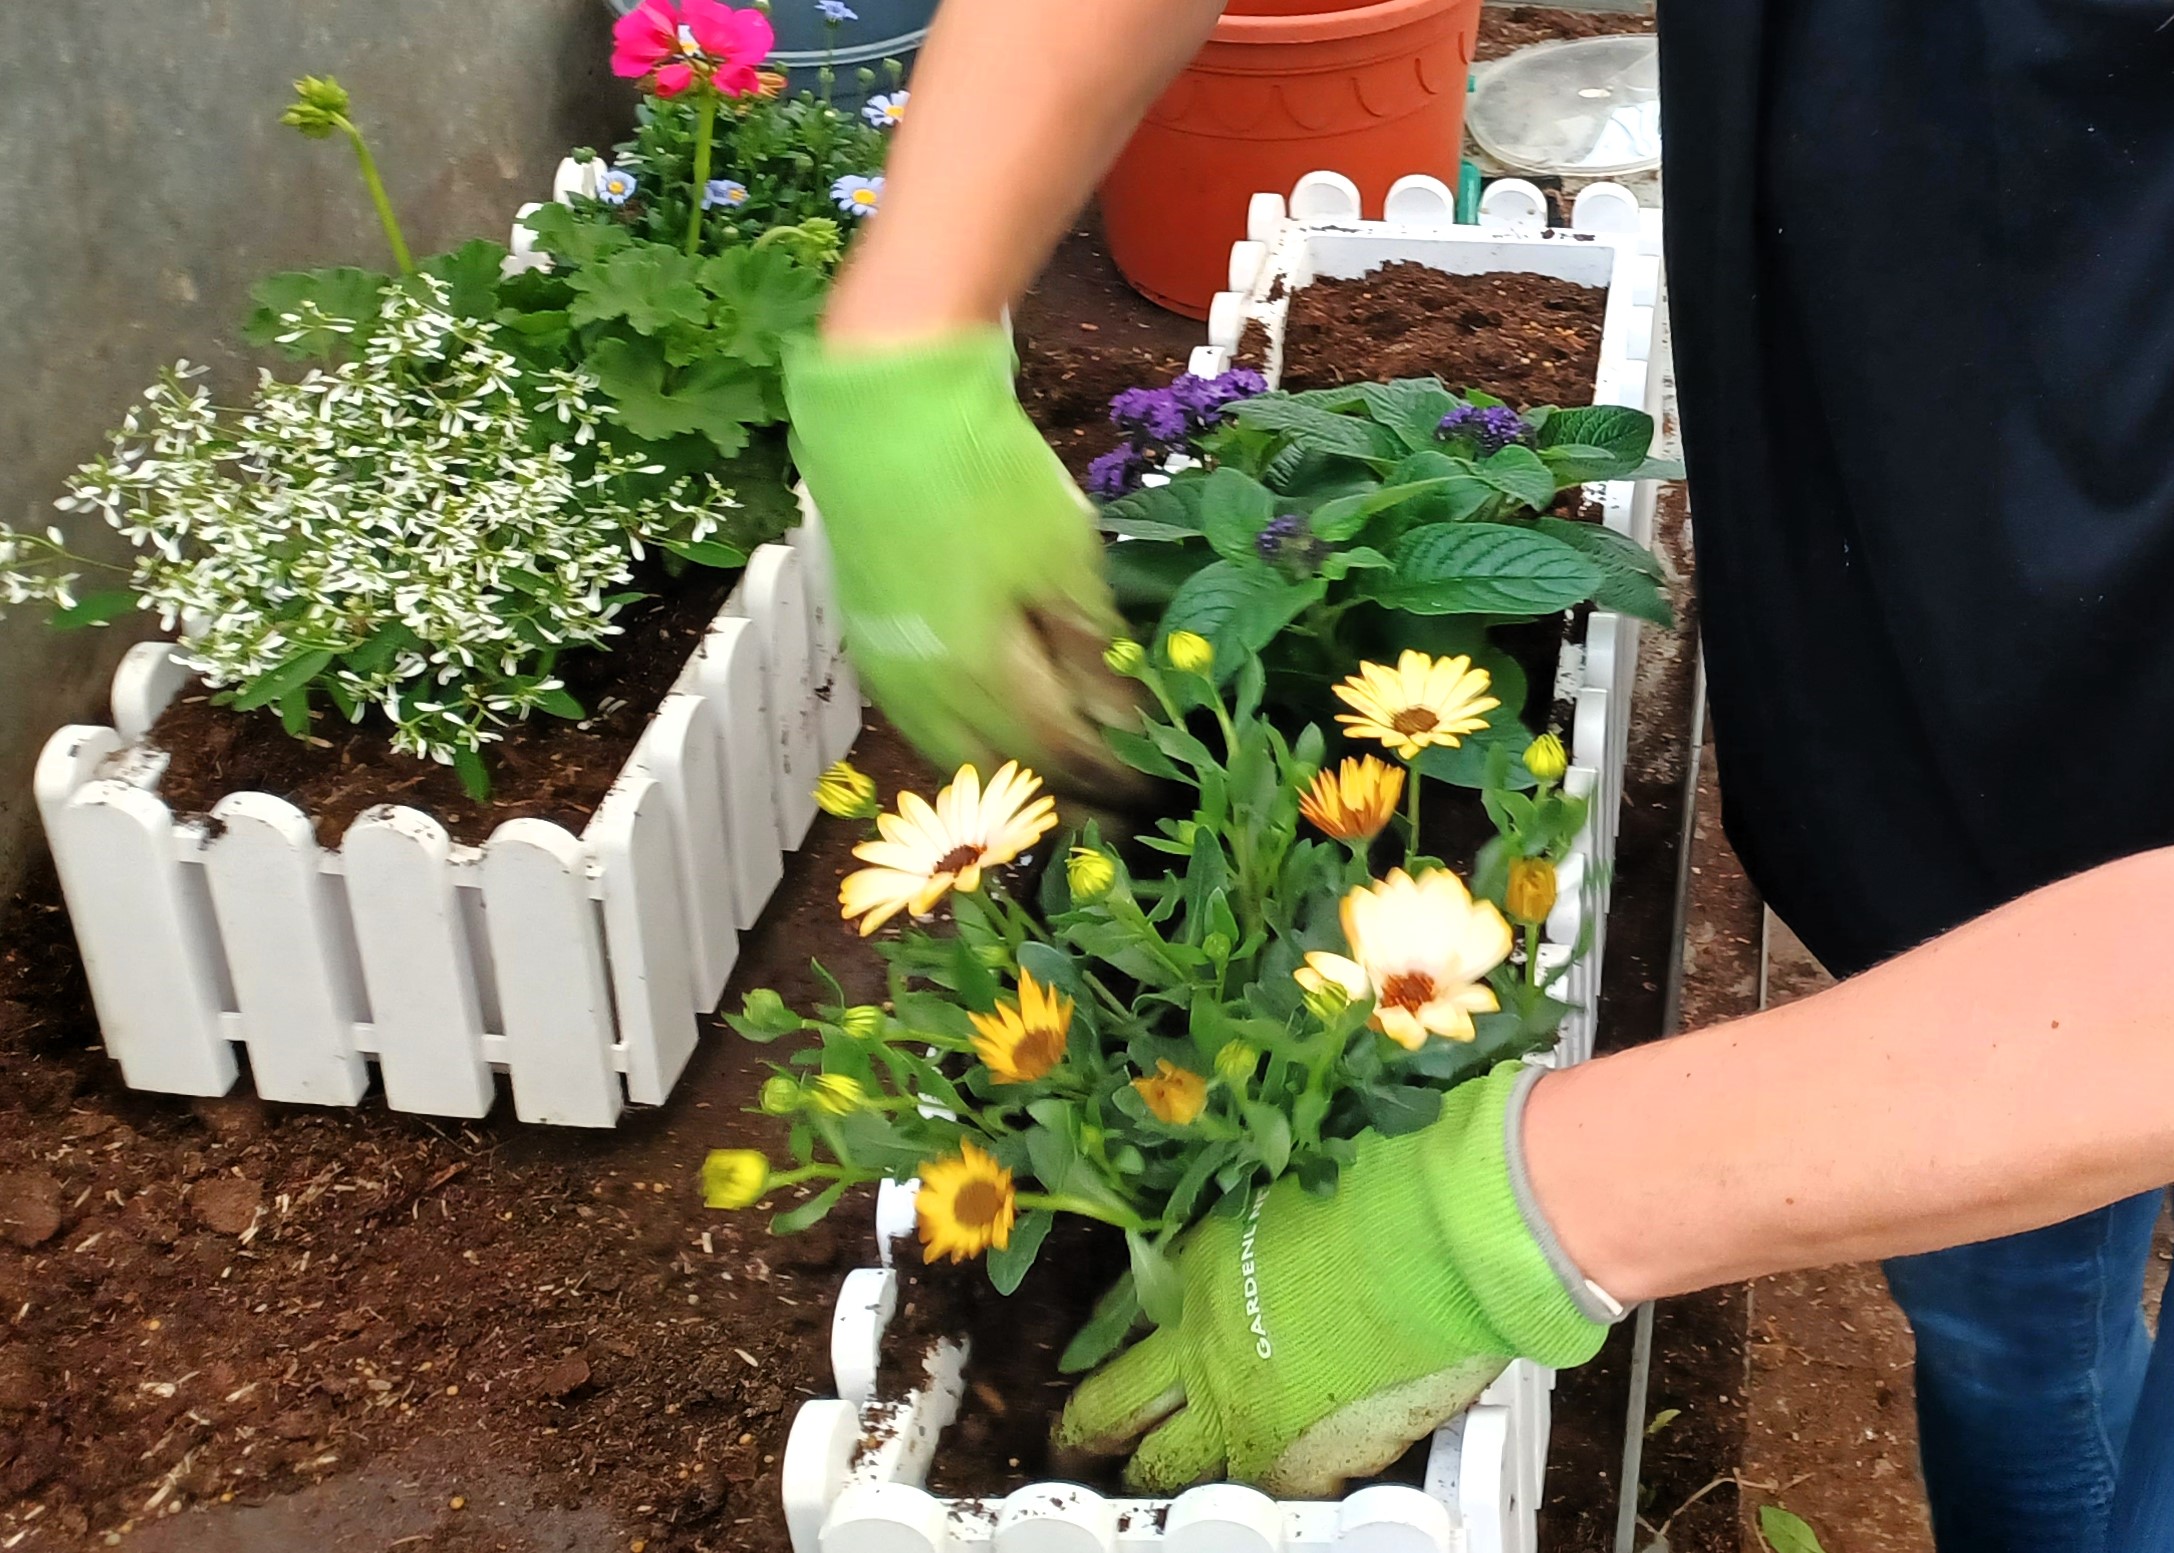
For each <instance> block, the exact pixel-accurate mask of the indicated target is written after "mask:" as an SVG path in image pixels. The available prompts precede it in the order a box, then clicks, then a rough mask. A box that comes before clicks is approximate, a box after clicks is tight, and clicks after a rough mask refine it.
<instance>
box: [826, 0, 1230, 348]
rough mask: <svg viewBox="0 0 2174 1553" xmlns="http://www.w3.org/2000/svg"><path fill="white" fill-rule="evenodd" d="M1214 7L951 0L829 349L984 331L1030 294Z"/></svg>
mask: <svg viewBox="0 0 2174 1553" xmlns="http://www.w3.org/2000/svg"><path fill="white" fill-rule="evenodd" d="M1222 8H1223V6H1222V0H1091V3H1088V4H1081V3H1079V0H944V3H943V5H942V7H941V8H940V9H939V11H938V12H937V17H936V23H935V26H934V28H933V30H932V31H931V33H930V35H929V40H928V44H927V46H926V47H925V48H924V49H923V50H922V53H921V57H920V59H919V62H918V63H917V64H916V66H915V70H914V81H913V106H912V109H911V110H910V111H909V112H908V114H907V115H906V120H905V123H904V125H903V126H902V127H901V128H900V130H899V134H898V141H897V144H896V145H895V146H894V147H893V148H892V154H891V158H890V162H889V165H888V167H887V169H886V178H885V185H884V191H883V213H882V214H881V215H880V216H879V217H877V218H876V220H875V224H874V226H873V227H872V228H871V229H870V230H869V232H868V233H867V234H866V237H865V239H864V241H862V242H861V243H860V244H859V245H858V246H857V247H856V249H855V251H854V255H853V258H852V259H851V261H849V263H848V264H847V266H846V268H845V271H844V273H843V274H842V275H841V276H840V277H839V280H838V285H837V289H836V290H835V291H834V292H833V293H832V297H831V304H830V308H829V311H828V313H827V314H826V316H825V319H824V330H825V332H826V333H827V334H828V335H830V336H831V337H832V338H833V339H845V338H866V339H903V338H911V337H912V336H914V335H919V334H928V333H933V332H936V331H938V330H941V329H945V328H949V327H953V326H956V325H959V324H966V323H976V322H989V321H992V320H994V319H995V318H996V316H997V314H998V313H999V312H1000V311H1001V310H1002V309H1003V308H1004V307H1005V305H1006V304H1007V303H1009V302H1010V301H1011V300H1012V299H1013V298H1014V297H1016V296H1017V295H1018V294H1019V293H1020V292H1021V291H1023V290H1024V289H1025V288H1026V285H1027V283H1028V282H1029V281H1030V280H1032V279H1033V277H1034V275H1035V273H1036V272H1037V271H1038V270H1039V269H1040V268H1041V265H1042V262H1043V261H1044V260H1045V259H1047V258H1048V256H1049V253H1050V250H1051V249H1053V248H1054V247H1055V246H1056V243H1057V239H1058V237H1059V236H1061V235H1062V233H1063V231H1064V229H1065V226H1066V224H1067V223H1068V222H1069V221H1071V219H1072V218H1073V216H1074V215H1076V214H1077V213H1078V211H1079V209H1080V207H1081V206H1082V205H1083V204H1085V203H1086V200H1087V196H1088V193H1089V192H1090V191H1091V190H1092V189H1093V187H1094V185H1095V181H1096V180H1097V179H1098V178H1099V177H1100V176H1101V175H1102V172H1103V170H1104V169H1105V168H1106V167H1108V165H1109V163H1110V161H1111V160H1112V159H1113V158H1114V157H1115V156H1116V155H1117V153H1118V151H1119V150H1120V149H1121V148H1122V147H1123V145H1124V143H1125V139H1126V137H1127V136H1128V135H1130V134H1131V132H1132V128H1133V126H1134V125H1135V124H1136V123H1138V121H1139V118H1140V115H1141V114H1142V113H1144V112H1145V111H1146V110H1147V107H1148V105H1149V104H1150V103H1151V102H1153V101H1154V100H1155V96H1156V94H1157V93H1158V92H1160V91H1161V90H1162V88H1163V86H1164V85H1165V84H1166V83H1167V82H1168V81H1169V79H1170V78H1171V77H1172V76H1173V75H1175V74H1176V73H1177V71H1178V69H1179V68H1180V67H1181V66H1182V65H1183V64H1184V63H1185V61H1186V60H1188V59H1190V58H1191V57H1192V55H1193V53H1194V51H1195V50H1196V49H1198V48H1199V46H1200V43H1201V40H1202V39H1203V38H1205V37H1206V36H1207V34H1208V30H1209V29H1210V28H1211V27H1212V26H1213V25H1214V23H1215V19H1216V17H1217V16H1218V15H1219V14H1221V11H1222Z"/></svg>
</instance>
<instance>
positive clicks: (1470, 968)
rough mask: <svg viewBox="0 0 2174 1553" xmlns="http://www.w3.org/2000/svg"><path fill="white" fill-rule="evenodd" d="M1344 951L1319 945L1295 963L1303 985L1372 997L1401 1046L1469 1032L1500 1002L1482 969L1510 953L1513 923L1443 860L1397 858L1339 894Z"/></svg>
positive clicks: (1381, 1024) (1385, 1029) (1378, 1025)
mask: <svg viewBox="0 0 2174 1553" xmlns="http://www.w3.org/2000/svg"><path fill="white" fill-rule="evenodd" d="M1343 919H1344V939H1345V941H1346V942H1347V943H1349V944H1350V945H1351V957H1350V958H1346V957H1345V956H1343V955H1340V954H1325V953H1322V952H1321V951H1319V950H1316V951H1314V952H1313V953H1311V954H1309V955H1307V956H1306V963H1305V964H1304V965H1303V966H1301V967H1299V969H1298V970H1297V972H1296V973H1295V974H1296V975H1297V977H1298V981H1299V985H1300V986H1302V987H1304V988H1306V989H1307V990H1308V991H1309V992H1313V991H1318V990H1320V989H1323V988H1325V987H1328V986H1330V985H1334V986H1338V987H1341V988H1343V990H1344V991H1345V992H1347V993H1349V994H1350V995H1351V996H1352V997H1354V998H1372V999H1373V1000H1374V1017H1373V1019H1372V1021H1371V1023H1372V1024H1373V1026H1374V1028H1375V1029H1377V1030H1379V1031H1380V1032H1381V1033H1382V1034H1384V1035H1386V1036H1388V1037H1389V1039H1390V1040H1392V1041H1394V1042H1396V1043H1397V1044H1398V1045H1399V1046H1401V1047H1403V1048H1404V1049H1405V1050H1407V1051H1417V1050H1418V1049H1419V1048H1420V1047H1421V1046H1424V1045H1425V1044H1426V1040H1427V1037H1428V1036H1430V1035H1438V1036H1442V1037H1444V1038H1445V1039H1447V1040H1452V1041H1469V1040H1471V1039H1472V1037H1473V1034H1474V1031H1473V1028H1472V1016H1473V1015H1474V1014H1491V1013H1493V1012H1494V1011H1495V1010H1496V1009H1497V1008H1499V1007H1501V1004H1500V1003H1499V1002H1498V1001H1497V999H1496V997H1495V993H1494V989H1493V988H1491V987H1489V986H1488V985H1487V984H1486V982H1485V981H1484V980H1483V979H1482V978H1484V977H1485V976H1486V974H1487V973H1488V972H1489V971H1491V970H1493V969H1494V968H1495V967H1496V966H1498V965H1500V964H1501V963H1502V962H1503V961H1504V960H1506V959H1508V958H1509V955H1510V942H1511V935H1510V924H1509V923H1508V922H1507V921H1505V920H1504V919H1503V916H1502V913H1501V912H1500V911H1497V910H1496V909H1495V907H1494V904H1493V902H1491V901H1476V900H1474V899H1473V898H1472V895H1471V892H1470V891H1468V890H1466V889H1465V887H1464V881H1463V880H1461V879H1459V878H1458V877H1457V876H1456V875H1455V874H1453V873H1451V872H1450V871H1449V870H1448V869H1446V868H1437V869H1435V870H1433V871H1432V872H1431V873H1427V874H1423V875H1421V876H1420V877H1419V878H1417V879H1414V878H1412V876H1411V875H1409V874H1407V873H1405V872H1404V870H1403V869H1401V868H1399V869H1397V870H1396V871H1394V872H1393V873H1391V874H1390V875H1389V877H1388V878H1386V879H1381V880H1377V881H1375V882H1374V883H1373V884H1371V885H1361V886H1360V887H1359V888H1358V889H1356V890H1353V891H1352V892H1351V893H1350V894H1349V895H1347V896H1345V897H1344V906H1343Z"/></svg>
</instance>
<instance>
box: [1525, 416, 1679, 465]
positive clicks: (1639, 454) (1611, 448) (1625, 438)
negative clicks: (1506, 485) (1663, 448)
mask: <svg viewBox="0 0 2174 1553" xmlns="http://www.w3.org/2000/svg"><path fill="white" fill-rule="evenodd" d="M1535 435H1536V440H1537V441H1538V442H1539V444H1540V446H1541V448H1542V449H1547V448H1557V447H1573V446H1576V447H1592V448H1601V449H1604V450H1605V451H1607V452H1609V453H1612V454H1614V455H1615V456H1616V457H1617V458H1619V459H1628V460H1630V462H1631V463H1632V464H1633V465H1635V464H1636V463H1637V462H1638V461H1639V460H1641V459H1643V458H1644V457H1645V456H1646V452H1647V450H1648V449H1650V448H1651V447H1652V446H1653V417H1652V416H1650V415H1648V414H1646V413H1645V411H1643V410H1633V409H1629V408H1626V407H1625V406H1623V405H1615V404H1595V405H1584V406H1580V407H1578V408H1576V409H1569V410H1554V411H1552V412H1551V413H1550V414H1548V415H1547V416H1546V417H1545V418H1543V419H1542V420H1541V421H1540V425H1539V428H1538V431H1537V433H1536V434H1535Z"/></svg>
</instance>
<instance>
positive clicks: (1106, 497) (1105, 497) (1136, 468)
mask: <svg viewBox="0 0 2174 1553" xmlns="http://www.w3.org/2000/svg"><path fill="white" fill-rule="evenodd" d="M1147 468H1148V459H1147V455H1146V454H1145V453H1143V452H1141V451H1140V450H1139V449H1138V448H1136V447H1134V446H1132V444H1131V443H1129V442H1128V443H1126V444H1125V446H1123V447H1121V448H1112V449H1111V450H1110V451H1109V452H1107V453H1105V454H1103V455H1102V456H1101V457H1100V458H1098V459H1095V460H1094V461H1093V462H1092V463H1090V464H1088V466H1087V494H1088V495H1090V496H1092V497H1094V498H1095V499H1096V500H1098V501H1115V500H1117V498H1118V497H1120V496H1124V495H1127V494H1129V493H1130V492H1132V491H1135V490H1137V489H1138V488H1139V484H1140V476H1141V475H1142V474H1144V473H1145V472H1146V471H1147Z"/></svg>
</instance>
